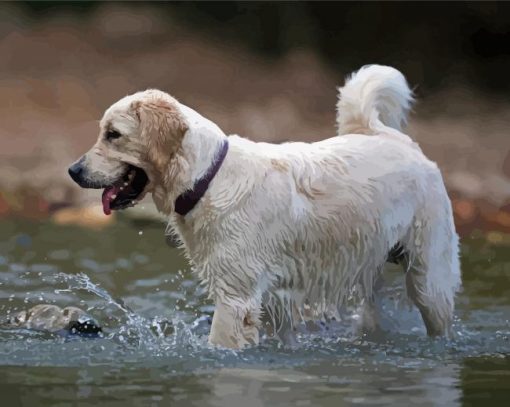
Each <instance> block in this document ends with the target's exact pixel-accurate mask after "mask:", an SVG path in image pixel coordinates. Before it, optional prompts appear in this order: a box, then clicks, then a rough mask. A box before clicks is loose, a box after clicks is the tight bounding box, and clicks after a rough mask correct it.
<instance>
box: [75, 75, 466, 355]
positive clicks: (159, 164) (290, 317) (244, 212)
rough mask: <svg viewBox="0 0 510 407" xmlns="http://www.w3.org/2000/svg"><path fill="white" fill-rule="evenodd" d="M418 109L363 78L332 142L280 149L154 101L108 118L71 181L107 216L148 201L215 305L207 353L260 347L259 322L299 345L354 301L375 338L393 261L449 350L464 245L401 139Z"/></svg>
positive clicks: (385, 85)
mask: <svg viewBox="0 0 510 407" xmlns="http://www.w3.org/2000/svg"><path fill="white" fill-rule="evenodd" d="M412 102H413V96H412V92H411V90H410V89H409V86H408V84H407V81H406V79H405V78H404V76H403V75H402V74H401V73H400V72H399V71H398V70H396V69H394V68H392V67H388V66H381V65H370V66H365V67H363V68H361V69H360V70H359V71H357V72H356V73H354V74H353V75H352V76H351V77H350V78H348V79H347V81H346V83H345V85H344V86H343V87H342V88H340V89H339V100H338V104H337V126H338V133H337V134H338V135H337V136H336V137H333V138H330V139H327V140H323V141H319V142H315V143H302V142H289V143H284V144H279V145H277V144H270V143H257V142H253V141H250V140H248V139H245V138H242V137H239V136H237V135H230V136H227V135H226V134H225V133H224V132H223V131H222V130H221V129H220V128H219V127H218V126H217V125H216V124H214V123H213V122H212V121H210V120H208V119H206V118H204V117H203V116H201V115H200V114H199V113H197V112H196V111H194V110H193V109H191V108H189V107H187V106H185V105H184V104H182V103H180V102H178V101H177V100H176V99H174V98H173V97H171V96H170V95H168V94H167V93H165V92H162V91H159V90H146V91H143V92H139V93H135V94H133V95H130V96H127V97H124V98H123V99H121V100H120V101H118V102H116V103H115V104H113V105H112V106H111V107H110V108H108V109H107V110H106V112H105V114H104V116H103V118H102V120H101V122H100V132H99V138H98V140H97V142H96V143H95V145H94V146H93V147H92V148H91V149H90V151H88V152H87V153H86V154H85V155H84V156H83V157H81V158H80V159H79V160H78V161H77V162H75V163H74V164H73V165H72V166H71V167H70V168H69V173H70V176H71V177H72V179H73V180H74V181H75V182H77V183H78V184H79V185H80V186H81V187H84V188H98V189H104V191H103V195H102V202H103V209H104V212H105V214H109V213H110V212H111V210H118V209H122V208H126V207H129V206H132V205H136V203H137V202H139V201H140V200H141V199H142V198H143V197H144V196H145V195H146V194H147V193H150V194H152V197H153V200H154V202H155V204H156V206H157V208H158V210H159V211H160V212H162V213H163V214H165V215H167V216H168V218H169V225H170V226H171V227H172V228H173V230H174V231H175V232H176V233H177V235H178V238H179V240H180V242H181V244H182V247H183V248H184V250H185V253H186V255H187V257H188V258H189V261H190V263H191V264H192V266H193V269H194V270H195V272H196V273H197V274H198V277H199V278H200V279H201V281H202V282H203V283H204V285H205V286H206V288H207V291H208V294H209V296H210V298H212V299H213V300H214V303H215V312H214V317H213V321H212V325H211V331H210V334H209V342H210V343H211V344H213V345H216V346H220V347H226V348H232V349H239V348H243V347H245V346H249V345H256V344H258V342H259V327H260V325H261V317H262V314H264V315H266V316H267V315H268V316H269V317H270V320H271V321H272V324H273V331H274V332H275V335H276V336H277V337H279V338H280V339H282V340H283V341H285V342H292V341H293V340H294V339H295V338H294V339H293V332H294V331H295V326H296V324H297V323H299V322H300V321H307V320H314V319H315V320H317V319H322V318H324V317H325V316H327V315H329V316H331V315H333V316H334V315H336V314H338V312H339V310H340V309H341V307H342V306H343V304H345V303H346V300H347V299H348V298H349V299H352V298H356V299H359V300H360V302H361V303H362V304H363V306H364V308H365V311H364V313H363V315H364V319H365V320H366V324H367V328H366V329H367V330H371V329H376V328H377V325H378V320H379V316H380V313H381V312H382V310H381V309H380V307H379V305H378V304H379V303H380V302H379V301H378V292H379V290H378V289H377V287H378V285H379V284H378V281H379V280H380V276H381V273H382V270H383V268H384V265H385V263H386V262H387V261H392V262H396V263H399V264H401V265H402V266H403V269H404V273H405V282H406V284H405V286H406V291H407V294H408V297H409V298H410V299H411V300H412V302H413V303H414V304H415V305H416V307H417V308H418V309H419V311H420V312H421V315H422V318H423V321H424V323H425V327H426V329H427V332H428V335H430V336H443V335H446V336H448V335H449V334H450V331H451V324H452V319H453V311H454V301H455V295H456V292H457V291H458V290H459V289H460V286H461V276H460V265H459V254H458V236H457V234H456V231H455V226H454V223H453V215H452V207H451V202H450V200H449V198H448V195H447V192H446V188H445V185H444V182H443V179H442V176H441V172H440V170H439V169H438V167H437V165H436V164H435V163H434V162H432V161H430V160H429V159H428V158H427V157H426V156H425V155H424V154H423V152H422V151H421V150H420V148H419V146H418V145H417V144H416V143H415V142H414V141H413V140H412V139H411V138H410V137H408V136H407V135H405V134H404V133H402V131H401V127H402V126H403V125H405V123H406V120H407V115H408V111H409V109H410V107H411V104H412Z"/></svg>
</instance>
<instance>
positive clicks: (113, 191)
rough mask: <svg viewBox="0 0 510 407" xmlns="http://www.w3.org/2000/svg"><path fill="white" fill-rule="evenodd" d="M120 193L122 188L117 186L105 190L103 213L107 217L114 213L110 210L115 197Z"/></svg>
mask: <svg viewBox="0 0 510 407" xmlns="http://www.w3.org/2000/svg"><path fill="white" fill-rule="evenodd" d="M119 191H120V187H117V186H115V185H114V186H111V187H108V188H105V190H104V191H103V197H102V200H103V212H104V214H105V215H110V214H111V213H112V210H111V208H110V204H111V202H112V201H113V199H114V198H113V195H117V194H118V193H119Z"/></svg>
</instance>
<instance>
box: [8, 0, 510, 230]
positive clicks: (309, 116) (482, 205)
mask: <svg viewBox="0 0 510 407" xmlns="http://www.w3.org/2000/svg"><path fill="white" fill-rule="evenodd" d="M4 10H9V13H3V14H2V15H1V16H0V34H1V36H0V54H1V55H3V56H5V57H4V58H2V60H1V61H0V69H1V72H2V76H1V78H0V89H1V92H2V98H0V115H1V117H2V124H1V125H0V145H1V153H0V156H1V161H0V219H2V218H9V217H21V218H31V219H37V220H38V219H48V218H52V217H53V218H54V219H55V217H58V216H62V215H61V214H62V212H61V211H62V210H67V211H68V212H69V208H81V207H87V208H88V207H90V206H91V205H93V204H98V203H100V198H99V195H98V193H97V191H92V192H90V191H83V190H80V189H79V188H77V187H75V185H73V184H72V181H71V180H70V179H68V175H67V167H68V165H69V164H70V163H71V162H72V161H74V160H75V159H76V158H77V157H79V156H80V155H81V154H82V153H83V152H84V151H85V150H86V149H87V148H88V147H89V146H90V145H91V144H92V143H93V142H94V140H95V138H96V137H97V122H98V120H99V119H100V117H101V115H102V112H103V111H104V109H106V108H107V107H108V106H109V105H110V104H111V103H113V102H114V101H116V100H117V99H119V98H120V97H122V96H125V95H126V94H129V93H132V92H135V91H137V90H141V89H146V88H149V87H157V88H160V89H162V90H165V91H167V92H169V93H171V94H172V95H174V96H176V97H177V99H179V100H181V101H182V102H183V103H185V104H188V105H190V106H191V107H193V108H194V109H196V110H197V111H199V112H200V113H201V114H203V115H204V116H206V117H208V118H210V119H211V120H213V121H214V122H216V123H217V124H218V125H219V126H220V127H221V128H222V129H223V130H224V131H225V132H226V133H227V134H232V133H235V134H240V135H242V136H244V137H248V138H250V139H253V140H257V141H269V142H281V141H284V140H289V141H294V140H295V141H316V140H320V139H324V138H327V137H331V136H334V134H335V102H336V86H338V85H341V84H342V83H343V78H344V77H345V76H346V75H348V74H349V73H350V71H345V72H336V71H335V70H334V69H333V68H332V67H331V66H330V65H327V64H326V63H325V61H324V60H323V59H322V58H321V57H320V56H319V55H318V54H316V53H314V52H313V51H312V50H311V49H310V48H297V49H295V50H293V51H290V52H288V53H287V54H285V55H283V56H282V57H279V58H271V59H270V58H264V57H263V56H261V55H258V54H254V53H253V52H250V51H249V50H247V49H245V48H243V47H241V46H240V45H239V44H234V43H227V42H218V41H217V39H216V40H215V39H212V38H208V37H207V36H206V35H205V34H204V33H202V32H194V31H192V30H191V29H190V28H189V27H188V26H183V25H180V24H179V22H178V20H177V19H175V20H171V19H170V22H169V18H170V17H168V16H165V19H164V18H163V17H162V16H161V15H159V14H158V12H157V10H156V9H152V8H147V9H142V8H138V9H136V11H134V10H133V9H130V8H125V7H122V6H120V5H112V4H107V5H104V6H101V7H99V8H97V9H96V10H95V11H93V12H91V13H90V14H89V15H88V16H87V18H78V17H77V16H76V15H74V14H65V13H64V14H62V13H58V14H55V16H48V17H47V18H45V19H43V20H41V21H39V20H38V21H32V20H30V18H29V17H28V16H27V15H26V14H25V13H23V12H22V11H20V10H19V9H17V8H15V7H12V8H11V9H6V8H5V7H4ZM353 52H354V51H353ZM367 62H377V61H367ZM357 68H359V66H357V67H354V68H353V69H357ZM403 73H404V74H406V72H405V71H404V72H403ZM411 85H412V86H414V85H417V86H418V87H417V105H416V107H415V110H414V112H413V114H412V116H411V120H410V124H409V127H408V129H407V130H406V132H407V133H408V134H409V135H411V137H413V138H414V139H415V140H416V141H417V142H418V143H419V144H420V146H421V147H422V149H423V150H424V152H425V153H426V154H427V156H428V157H430V158H431V159H432V160H434V161H436V162H437V163H438V165H439V167H440V168H441V170H442V172H443V174H444V177H445V181H446V184H447V188H448V190H449V194H450V197H451V198H452V201H453V207H454V212H455V219H456V223H457V228H458V230H459V233H460V234H461V235H463V236H467V235H469V234H470V233H472V232H473V231H475V230H484V231H497V232H504V233H510V150H509V145H510V143H509V141H508V135H507V134H506V133H507V128H508V123H507V122H508V117H510V101H509V100H508V99H505V98H503V97H501V96H494V95H493V94H490V93H488V92H486V91H483V90H481V89H479V88H476V87H473V86H471V85H470V84H467V83H459V82H456V81H455V82H454V81H449V78H445V80H444V86H443V87H442V88H439V89H434V91H433V92H431V91H429V90H427V89H423V88H421V87H420V85H421V84H419V83H418V84H416V83H411ZM80 210H81V209H80ZM58 213H60V215H56V214H58ZM77 218H80V216H77Z"/></svg>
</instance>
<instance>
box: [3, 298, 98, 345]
mask: <svg viewBox="0 0 510 407" xmlns="http://www.w3.org/2000/svg"><path fill="white" fill-rule="evenodd" d="M2 327H3V328H22V329H31V330H34V331H45V332H51V333H57V334H60V335H63V336H69V335H77V336H86V337H97V336H100V335H101V333H102V329H101V326H100V325H99V324H98V323H97V322H96V321H95V320H94V319H93V318H91V317H90V316H89V315H87V313H86V312H85V311H83V310H81V309H80V308H76V307H65V308H60V307H58V306H57V305H51V304H39V305H36V306H35V307H32V308H30V309H29V310H23V311H20V312H19V313H18V314H16V315H15V316H13V317H10V318H9V319H7V321H6V322H5V323H3V324H2Z"/></svg>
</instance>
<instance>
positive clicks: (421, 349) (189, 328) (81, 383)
mask: <svg viewBox="0 0 510 407" xmlns="http://www.w3.org/2000/svg"><path fill="white" fill-rule="evenodd" d="M1 226H2V227H0V316H1V317H7V316H9V315H14V314H16V313H17V312H19V311H20V310H22V309H27V308H30V307H31V306H33V305H35V304H38V303H49V304H55V305H58V306H59V307H65V306H73V305H74V306H78V307H80V308H82V309H83V310H85V311H86V312H87V314H89V315H91V316H92V317H93V318H94V319H96V320H97V321H98V322H99V323H100V324H101V326H102V327H103V332H104V335H103V338H99V339H94V340H87V339H84V338H68V337H62V336H59V335H55V334H52V333H51V332H35V331H30V330H4V329H0V364H1V365H2V369H0V391H1V392H2V398H3V400H5V401H6V402H7V403H8V404H7V405H17V404H20V401H22V402H23V403H24V404H30V403H32V404H34V403H36V404H37V405H54V404H58V403H63V404H72V403H75V402H80V403H83V404H87V403H88V404H91V405H92V404H100V405H103V404H105V405H107V404H108V403H110V404H112V405H116V403H117V402H119V401H120V400H129V401H130V402H131V403H133V404H136V403H138V404H144V405H145V404H147V405H150V404H151V403H152V404H155V405H158V404H161V405H170V404H171V405H172V406H174V405H183V406H184V405H186V406H188V405H193V404H194V403H195V404H197V405H212V406H214V405H218V406H219V405H221V406H230V405H232V406H239V405H241V406H246V407H248V406H262V405H268V404H271V405H289V406H290V405H312V406H315V405H324V406H337V405H339V400H342V401H343V402H344V403H345V404H361V405H365V404H372V403H373V404H391V405H406V406H407V405H409V404H411V403H412V404H417V405H460V404H461V403H462V402H468V401H469V402H472V401H476V400H483V398H484V397H486V396H487V395H490V396H491V397H492V398H493V399H494V398H496V399H497V398H499V400H500V401H501V404H502V405H503V401H504V400H505V397H508V393H509V390H508V389H507V387H508V386H507V383H508V379H509V374H508V372H509V367H510V363H509V361H508V359H505V358H502V357H501V355H505V354H509V353H510V342H509V337H510V326H509V323H508V315H509V313H510V295H509V294H510V286H509V283H508V279H507V272H508V265H509V260H510V259H509V255H508V253H507V252H506V251H505V250H504V248H497V247H496V248H495V247H487V246H485V245H484V244H481V243H480V242H478V243H477V242H470V244H469V246H465V247H464V250H463V255H464V258H463V262H464V277H465V282H466V283H465V289H464V292H463V294H462V296H461V297H460V299H459V306H458V310H457V315H458V318H457V320H456V322H455V326H454V330H455V333H456V336H455V339H453V340H449V341H447V340H443V339H437V340H431V339H428V338H426V337H424V336H423V334H422V331H423V329H422V328H423V327H422V326H421V321H420V319H419V317H418V315H417V314H416V313H413V312H408V311H407V310H406V309H403V308H402V307H399V306H397V305H396V304H395V303H394V301H392V300H391V299H390V298H396V297H398V294H399V293H400V292H401V287H400V285H399V284H400V281H401V278H400V277H401V276H400V275H398V274H397V275H396V276H395V277H396V279H395V282H394V284H393V285H392V288H391V289H390V290H389V291H388V292H387V293H386V294H387V297H388V300H387V302H386V303H385V307H386V311H387V314H388V315H391V317H392V318H395V319H398V320H400V321H405V324H400V327H401V328H404V329H402V330H401V332H398V333H397V332H394V333H391V334H388V335H387V336H386V337H384V338H383V339H381V340H380V342H377V343H376V342H372V341H369V340H367V338H359V337H357V336H356V335H354V334H353V332H352V324H351V321H350V320H349V319H346V321H344V322H343V323H338V324H337V325H333V324H331V325H329V326H326V327H324V329H323V330H322V331H320V332H315V333H301V334H300V335H299V339H300V345H299V346H298V347H297V348H296V349H294V350H289V349H283V348H282V347H281V346H280V345H279V344H278V343H276V342H274V341H271V340H268V339H266V340H265V341H263V343H262V345H261V346H259V347H257V348H254V349H248V350H245V351H242V352H233V351H226V350H218V349H212V348H210V347H209V346H208V345H207V333H208V331H209V323H210V317H211V315H212V311H213V309H212V307H211V304H210V303H209V302H208V301H207V300H206V299H205V296H204V293H203V290H202V289H201V288H200V287H199V286H198V284H197V280H196V279H195V278H194V276H192V275H191V273H190V272H189V270H188V269H187V267H186V262H185V260H184V259H183V258H182V257H181V256H180V255H179V254H178V252H177V251H176V250H175V249H172V248H169V247H168V246H167V245H166V244H165V243H164V236H163V228H162V227H161V226H160V225H152V226H151V225H146V226H145V227H144V230H143V232H144V233H143V235H140V234H139V233H138V232H139V229H133V228H132V227H130V225H129V224H127V223H121V224H119V225H116V226H115V228H112V229H111V230H108V231H107V233H105V232H91V231H87V230H82V229H77V228H73V227H56V226H54V225H50V224H45V225H44V227H43V226H39V227H38V226H36V225H34V224H30V223H27V224H23V223H14V222H12V223H8V222H5V223H3V224H2V225H1ZM480 244H481V245H480ZM487 259H489V260H490V262H488V261H487ZM480 275H484V276H485V278H484V279H483V280H480V279H479V278H478V276H480ZM489 287H491V288H490V289H489ZM404 325H405V326H404ZM491 404H493V403H492V402H491ZM34 405H35V404H34Z"/></svg>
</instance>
